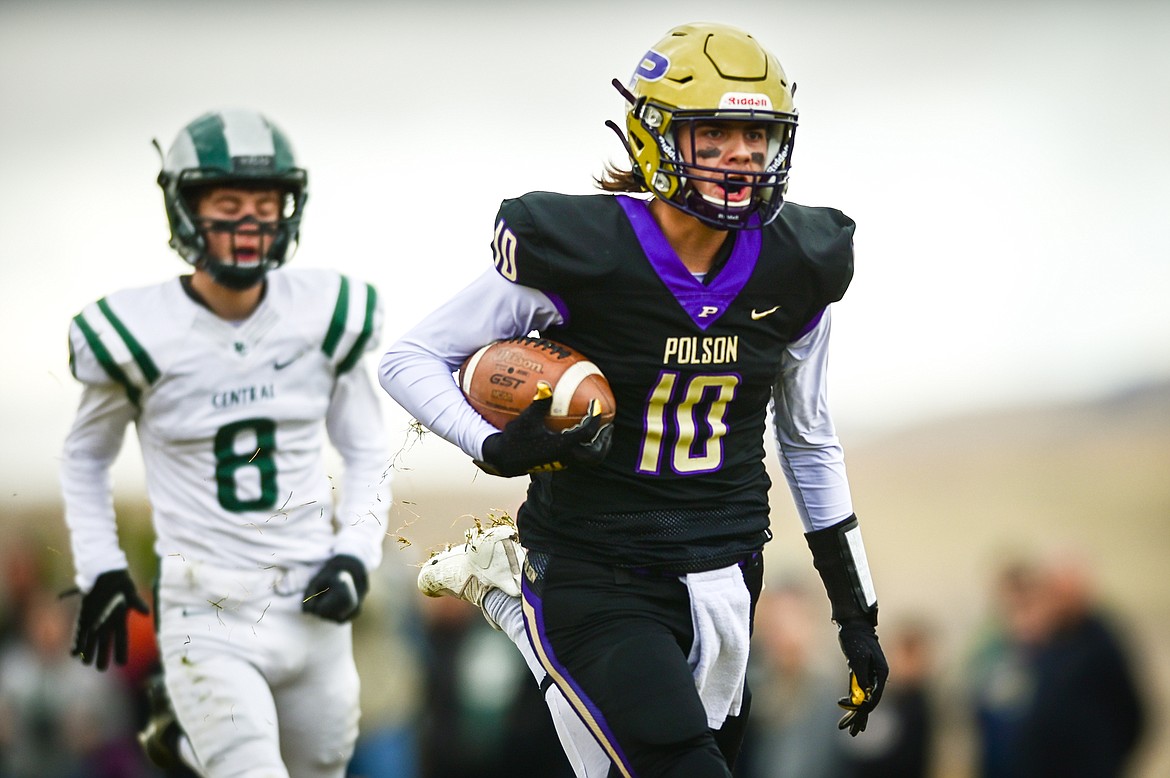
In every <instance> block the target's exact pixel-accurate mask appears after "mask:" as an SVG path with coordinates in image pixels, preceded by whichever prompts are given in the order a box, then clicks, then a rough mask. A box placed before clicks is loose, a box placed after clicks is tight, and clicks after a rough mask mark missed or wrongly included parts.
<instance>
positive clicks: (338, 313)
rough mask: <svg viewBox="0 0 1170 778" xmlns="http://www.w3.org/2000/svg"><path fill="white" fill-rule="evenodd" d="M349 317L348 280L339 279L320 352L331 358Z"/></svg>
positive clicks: (344, 278) (343, 277)
mask: <svg viewBox="0 0 1170 778" xmlns="http://www.w3.org/2000/svg"><path fill="white" fill-rule="evenodd" d="M348 316H349V279H348V278H346V277H345V276H342V277H341V290H340V291H338V293H337V305H336V307H334V309H333V321H331V322H329V332H328V333H326V334H325V342H324V343H323V344H322V345H321V350H322V351H324V352H325V353H326V354H327V355H328V356H330V357H332V356H333V352H335V351H337V344H338V343H340V342H341V336H342V334H343V333H344V332H345V320H346V317H348Z"/></svg>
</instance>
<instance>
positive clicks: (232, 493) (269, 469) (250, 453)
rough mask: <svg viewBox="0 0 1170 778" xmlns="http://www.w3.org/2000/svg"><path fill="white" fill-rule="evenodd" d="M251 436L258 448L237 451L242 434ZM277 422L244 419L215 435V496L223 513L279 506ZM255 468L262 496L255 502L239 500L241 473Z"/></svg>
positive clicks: (221, 429)
mask: <svg viewBox="0 0 1170 778" xmlns="http://www.w3.org/2000/svg"><path fill="white" fill-rule="evenodd" d="M245 432H246V433H249V436H250V437H252V438H253V439H254V440H255V445H254V447H252V448H251V449H250V450H247V451H245V452H244V453H238V452H237V450H236V441H237V440H238V438H239V436H240V434H241V433H245ZM275 453H276V422H274V421H273V420H272V419H242V420H240V421H236V422H232V423H231V424H225V425H224V426H222V427H220V428H219V432H217V433H215V484H216V496H217V497H218V498H219V504H220V505H222V506H223V507H224V510H228V511H231V512H232V513H243V512H245V511H261V510H271V509H272V508H274V507H276V459H275V457H274V455H275ZM253 467H254V468H256V472H257V475H259V479H260V494H259V496H258V497H256V498H255V499H251V500H247V499H243V498H241V497H240V479H239V475H240V471H241V470H243V469H244V468H253Z"/></svg>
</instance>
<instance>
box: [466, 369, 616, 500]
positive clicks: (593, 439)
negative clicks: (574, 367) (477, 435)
mask: <svg viewBox="0 0 1170 778" xmlns="http://www.w3.org/2000/svg"><path fill="white" fill-rule="evenodd" d="M551 406H552V390H551V388H550V387H549V385H548V384H547V383H545V382H544V381H540V382H538V383H537V385H536V399H535V400H533V401H532V404H531V405H529V406H528V407H527V408H525V409H524V410H523V411H522V412H521V413H520V415H519V416H517V417H516V418H515V419H513V420H512V421H510V422H508V424H507V426H505V427H504V429H503V431H502V432H497V433H496V434H494V435H489V436H488V437H487V439H486V440H484V442H483V459H477V460H475V464H477V465H479V467H480V469H482V470H483V471H484V472H487V473H491V474H492V475H498V476H504V477H505V478H511V477H512V476H516V475H524V474H525V473H542V472H550V471H553V470H564V469H565V468H566V467H569V466H572V465H587V466H588V465H596V464H597V463H599V462H601V460H603V459H605V455H606V454H607V453H609V446H610V443H611V442H612V440H613V424H602V423H601V403H599V402H598V401H597V400H593V401H592V402H591V403H590V404H589V415H587V416H586V417H585V418H584V419H582V420H581V421H580V423H578V424H577V425H576V426H575V427H572V428H570V429H567V430H565V431H564V432H554V431H552V430H550V429H549V428H548V427H546V426H545V424H544V417H545V416H547V415H548V411H549V408H550V407H551Z"/></svg>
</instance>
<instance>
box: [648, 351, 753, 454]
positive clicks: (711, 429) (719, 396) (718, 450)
mask: <svg viewBox="0 0 1170 778" xmlns="http://www.w3.org/2000/svg"><path fill="white" fill-rule="evenodd" d="M679 383H680V382H679V374H678V373H674V372H670V371H666V372H663V373H662V374H661V375H660V376H659V377H658V384H657V386H655V387H654V391H653V392H651V393H650V400H649V402H648V403H647V404H646V417H645V429H646V433H645V435H644V436H643V437H642V451H641V454H640V455H639V457H638V472H639V473H658V472H659V471H660V470H661V468H662V452H663V448H664V447H666V448H668V449H670V452H669V454H668V456H670V467H671V469H672V470H673V471H674V472H676V473H680V474H690V473H710V472H712V471H715V470H718V469H719V468H720V467H722V466H723V436H724V435H726V434H727V424H726V421H725V419H724V417H725V416H726V415H727V404H728V403H730V402H731V400H732V398H734V397H735V389H736V387H737V386H739V376H736V375H696V376H692V377H691V378H690V379H689V380H687V381H686V383H685V384H684V385H682V386H681V387H680V386H678V385H679ZM676 388H677V389H678V391H677V392H676ZM676 393H677V394H678V395H679V399H678V400H675V399H674V398H675V394H676ZM708 393H713V397H712V398H711V399H710V401H709V403H710V404H709V405H708V406H707V412H706V413H705V414H702V415H701V416H700V417H698V418H696V416H695V410H696V407H697V406H698V405H699V404H700V403H702V402H703V399H704V397H706V396H707V395H708ZM668 418H672V419H673V421H674V424H673V430H674V431H675V432H676V433H677V434H676V437H675V440H674V445H673V446H671V445H670V443H669V441H667V439H666V435H667V419H668Z"/></svg>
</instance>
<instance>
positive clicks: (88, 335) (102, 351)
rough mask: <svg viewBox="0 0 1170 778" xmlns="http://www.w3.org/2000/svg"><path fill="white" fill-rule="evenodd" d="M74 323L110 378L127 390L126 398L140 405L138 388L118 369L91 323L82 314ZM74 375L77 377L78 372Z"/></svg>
mask: <svg viewBox="0 0 1170 778" xmlns="http://www.w3.org/2000/svg"><path fill="white" fill-rule="evenodd" d="M73 323H74V324H76V325H77V329H79V330H81V334H82V335H83V336H85V342H86V343H88V344H89V347H90V349H92V350H93V355H94V356H95V357H97V361H98V363H99V364H100V365H101V366H102V368H103V369H104V370H105V371H106V373H107V374H108V375H109V376H110V378H112V379H114V380H115V381H117V382H118V383H120V384H121V385H122V386H123V388H125V389H126V396H127V397H129V398H130V402H132V403H134V405H138V399H139V396H140V393H139V391H138V387H136V386H134V384H133V383H131V381H130V379H129V378H128V377H127V376H126V374H125V373H124V372H123V371H122V368H120V367H118V363H117V362H115V361H114V358H113V357H112V356H110V352H109V351H107V350H106V347H105V346H104V345H102V341H101V338H99V337H98V334H97V333H96V332H94V331H93V327H90V326H89V322H87V321H86V320H85V317H84V316H82V315H81V314H80V313H79V314H77V315H76V316H74V317H73ZM74 374H75V375H76V372H75V373H74Z"/></svg>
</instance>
